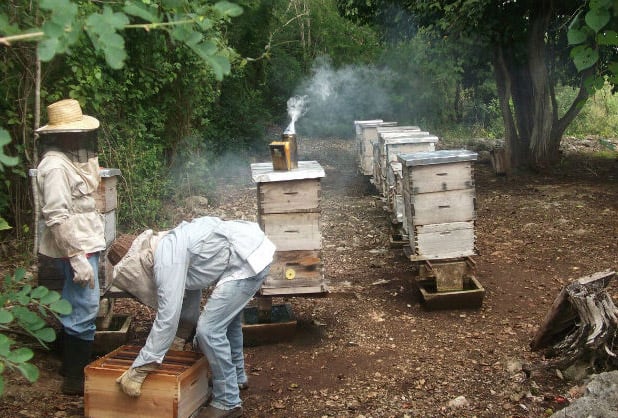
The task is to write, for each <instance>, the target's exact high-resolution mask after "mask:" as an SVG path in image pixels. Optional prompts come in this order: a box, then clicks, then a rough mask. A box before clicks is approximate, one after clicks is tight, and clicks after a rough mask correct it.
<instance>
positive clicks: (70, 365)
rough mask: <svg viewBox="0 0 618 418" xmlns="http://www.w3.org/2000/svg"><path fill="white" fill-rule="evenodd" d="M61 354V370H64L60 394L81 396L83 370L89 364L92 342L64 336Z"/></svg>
mask: <svg viewBox="0 0 618 418" xmlns="http://www.w3.org/2000/svg"><path fill="white" fill-rule="evenodd" d="M62 354H63V355H62V368H63V370H64V381H63V382H62V393H64V394H65V395H83V394H84V368H85V367H86V366H87V365H88V363H90V358H91V356H92V341H86V340H82V339H79V338H77V337H74V336H72V335H68V334H65V335H64V347H63V353H62Z"/></svg>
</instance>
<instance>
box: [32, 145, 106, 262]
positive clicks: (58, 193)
mask: <svg viewBox="0 0 618 418" xmlns="http://www.w3.org/2000/svg"><path fill="white" fill-rule="evenodd" d="M36 180H37V185H38V188H39V199H40V201H41V216H42V218H43V221H44V223H45V229H44V230H43V233H42V236H41V241H40V243H39V248H38V250H39V252H40V253H41V254H43V255H46V256H48V257H54V258H62V257H73V256H74V255H77V254H80V253H94V252H97V251H102V250H104V249H105V234H104V225H103V217H102V215H101V214H100V213H99V212H98V211H97V210H96V204H95V200H94V197H93V196H92V194H93V193H94V192H95V191H96V189H97V187H98V186H99V181H100V176H99V160H98V158H91V159H89V160H88V162H87V163H78V162H74V161H71V160H70V159H69V158H68V157H67V156H66V155H65V154H64V153H62V152H59V151H48V152H46V153H45V155H44V156H43V159H42V160H41V162H40V163H39V166H38V167H37V178H36ZM57 235H62V236H57Z"/></svg>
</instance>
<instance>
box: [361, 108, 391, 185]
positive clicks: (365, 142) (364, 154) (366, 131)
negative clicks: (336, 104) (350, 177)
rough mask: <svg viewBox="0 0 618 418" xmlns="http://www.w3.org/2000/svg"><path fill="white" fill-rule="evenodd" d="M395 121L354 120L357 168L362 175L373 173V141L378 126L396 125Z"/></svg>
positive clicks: (376, 134)
mask: <svg viewBox="0 0 618 418" xmlns="http://www.w3.org/2000/svg"><path fill="white" fill-rule="evenodd" d="M396 125H397V122H384V121H383V120H381V119H374V120H357V121H354V126H355V129H356V141H357V144H358V146H357V150H358V154H357V155H358V169H359V172H360V173H361V174H362V175H364V176H372V175H373V146H372V144H373V142H376V141H377V140H378V131H377V128H378V126H383V127H385V126H396Z"/></svg>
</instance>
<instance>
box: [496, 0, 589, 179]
mask: <svg viewBox="0 0 618 418" xmlns="http://www.w3.org/2000/svg"><path fill="white" fill-rule="evenodd" d="M530 12H531V13H530V18H529V26H528V31H527V42H526V44H525V45H519V48H520V49H518V45H517V44H514V45H512V44H506V43H504V44H497V45H496V46H495V50H494V58H493V66H494V73H495V77H496V84H497V86H498V97H499V100H500V107H501V111H502V117H503V120H504V126H505V151H506V159H507V162H509V163H510V164H511V167H509V168H507V174H509V173H510V172H511V171H512V169H515V168H526V167H530V168H535V169H543V168H546V167H548V166H550V165H551V164H553V163H555V162H556V161H557V160H558V159H559V158H560V152H559V148H560V141H561V139H562V135H563V134H564V131H565V130H566V128H567V127H568V126H569V124H570V123H571V122H572V121H573V119H574V118H575V117H576V116H577V114H578V113H579V112H580V110H581V106H579V105H578V104H579V103H580V102H581V101H582V100H585V99H586V98H587V97H588V93H587V91H586V89H585V88H584V87H583V80H585V78H586V77H587V76H588V75H590V74H591V73H592V72H591V71H590V70H588V71H587V72H585V73H584V74H582V82H581V83H580V91H579V94H578V96H577V98H576V99H575V101H574V102H573V103H572V104H571V106H570V108H569V110H568V111H567V112H566V113H565V114H564V116H563V117H562V118H559V114H558V103H557V101H556V97H555V92H554V85H555V80H554V79H553V77H552V76H551V74H550V71H549V63H551V62H552V61H551V60H553V59H554V57H553V56H552V55H551V54H550V53H548V42H553V39H552V38H551V37H550V35H548V32H549V31H548V27H549V24H550V21H551V19H552V16H553V13H554V8H553V4H552V2H551V1H549V0H539V1H538V2H536V3H534V6H533V8H532V9H531V11H530ZM523 48H525V53H523V50H524V49H523Z"/></svg>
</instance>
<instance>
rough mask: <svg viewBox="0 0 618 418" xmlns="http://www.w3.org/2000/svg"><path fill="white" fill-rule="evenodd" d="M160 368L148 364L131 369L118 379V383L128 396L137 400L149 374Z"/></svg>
mask: <svg viewBox="0 0 618 418" xmlns="http://www.w3.org/2000/svg"><path fill="white" fill-rule="evenodd" d="M157 368H158V366H152V365H150V364H146V365H144V366H139V367H130V368H129V369H128V370H127V371H125V372H124V373H123V374H122V375H120V377H119V378H118V379H116V383H118V384H120V387H121V388H122V391H123V392H124V393H126V394H127V395H129V396H131V397H133V398H137V397H138V396H140V395H141V394H142V385H143V384H144V380H145V379H146V376H148V373H150V372H151V371H153V370H156V369H157Z"/></svg>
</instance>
